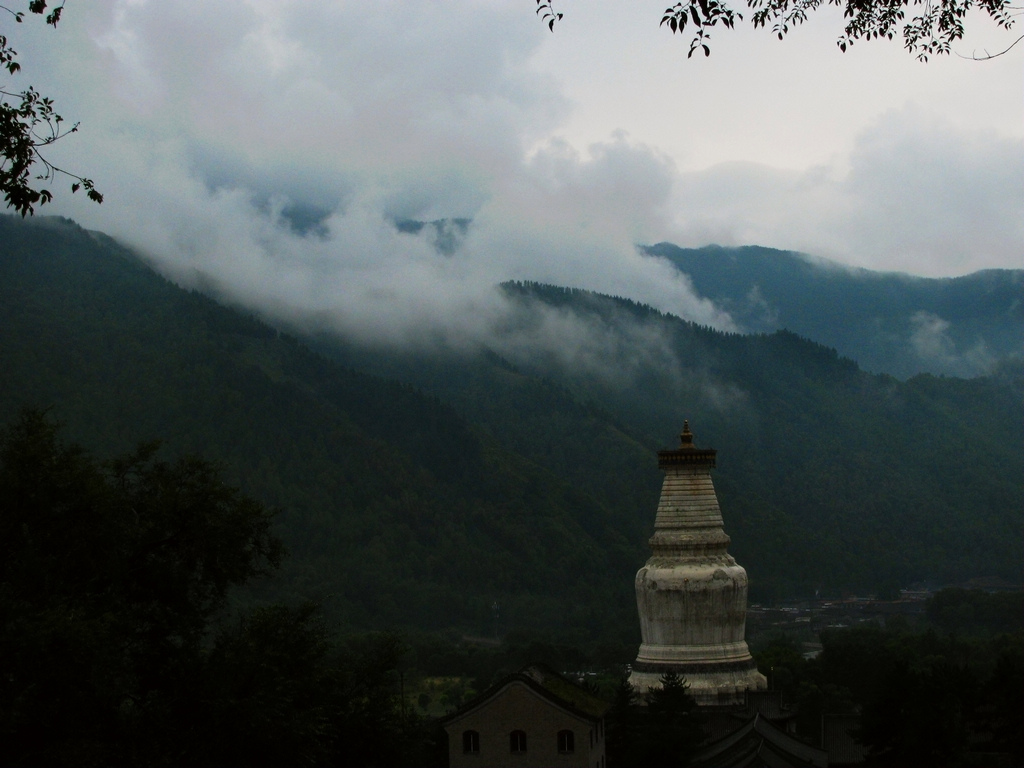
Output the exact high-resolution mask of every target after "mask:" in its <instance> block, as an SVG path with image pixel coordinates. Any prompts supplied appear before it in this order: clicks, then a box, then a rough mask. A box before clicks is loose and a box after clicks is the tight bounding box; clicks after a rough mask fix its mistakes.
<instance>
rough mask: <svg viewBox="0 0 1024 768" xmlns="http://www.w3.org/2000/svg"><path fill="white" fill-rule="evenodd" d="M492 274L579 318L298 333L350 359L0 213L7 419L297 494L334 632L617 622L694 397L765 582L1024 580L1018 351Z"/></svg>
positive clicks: (748, 556)
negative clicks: (842, 344) (921, 366)
mask: <svg viewBox="0 0 1024 768" xmlns="http://www.w3.org/2000/svg"><path fill="white" fill-rule="evenodd" d="M505 291H506V293H507V295H508V297H509V299H510V301H512V302H513V304H515V305H516V306H517V307H518V311H517V312H515V313H513V315H512V316H511V317H512V318H513V320H510V322H509V323H508V324H507V331H508V332H509V333H517V334H520V336H518V337H517V342H523V341H524V340H527V339H529V338H531V337H530V336H529V334H530V333H534V332H537V331H538V329H541V330H543V328H544V327H545V326H544V318H548V319H550V318H552V317H554V318H556V319H558V320H559V322H558V323H556V324H555V325H554V326H553V327H555V328H557V329H559V331H560V332H562V331H564V329H566V328H569V327H571V328H573V329H574V331H573V336H572V338H570V337H569V336H565V335H556V336H554V337H548V338H547V339H546V341H545V342H544V344H541V343H540V342H541V340H542V337H541V336H537V337H536V338H537V340H538V343H537V345H535V346H529V345H525V344H522V343H517V344H516V345H513V346H512V347H509V348H510V349H512V348H514V349H517V350H519V351H518V352H517V355H516V356H515V357H514V359H509V358H508V357H507V356H506V357H502V356H501V355H498V354H496V353H494V352H491V351H487V350H481V351H479V352H478V353H474V354H468V353H467V354H461V355H460V354H455V353H452V352H448V353H444V354H439V353H429V352H426V351H420V352H418V353H415V354H413V353H407V354H406V353H398V352H395V351H393V350H392V351H384V350H365V349H364V350H358V349H355V348H353V347H351V346H350V345H348V344H346V343H344V342H343V341H340V340H337V339H326V338H318V339H316V340H314V341H315V343H316V344H317V346H318V348H320V349H322V350H324V351H325V352H329V353H330V354H331V355H333V356H334V357H336V358H337V360H340V361H343V362H344V365H340V364H339V363H338V362H331V361H329V360H327V359H325V358H324V357H322V356H320V355H317V354H314V353H313V352H311V351H310V350H309V349H308V348H307V347H305V346H303V345H302V344H300V343H298V342H297V341H296V340H295V339H291V338H289V337H287V336H284V335H280V334H279V333H278V332H277V331H275V330H273V329H272V328H270V327H268V326H267V325H265V324H263V323H261V322H259V321H256V320H254V319H252V318H251V317H248V316H247V315H245V314H244V313H240V312H237V311H235V310H232V309H229V308H226V307H223V306H220V305H218V304H216V303H215V302H213V301H211V300H210V299H208V298H205V297H203V296H201V295H199V294H196V293H189V292H185V291H182V290H180V289H178V288H176V287H175V286H173V285H171V284H170V283H168V282H167V281H165V280H163V279H162V278H160V277H159V276H157V275H155V274H154V273H153V272H152V271H151V270H149V269H148V268H147V267H146V266H145V265H143V264H142V263H140V262H139V261H138V260H137V259H136V258H135V257H134V256H132V255H131V254H130V253H128V252H127V251H125V250H124V249H122V248H119V247H118V246H117V245H116V244H115V243H113V242H112V241H110V240H109V239H107V238H104V237H102V236H97V235H90V234H89V233H86V232H84V231H83V230H81V229H79V228H77V227H75V226H73V225H70V224H66V223H63V224H62V223H59V222H57V223H52V222H51V223H49V224H47V223H46V222H44V221H41V222H30V223H23V222H21V221H20V220H15V219H10V218H0V358H2V361H3V365H0V420H3V421H6V420H7V419H8V418H9V415H10V414H11V413H12V412H13V410H14V408H16V407H17V406H18V405H19V404H20V403H22V402H25V401H30V402H35V403H41V404H53V406H54V411H55V414H56V415H57V416H58V417H60V418H62V419H64V420H65V421H67V423H68V426H69V429H70V431H71V434H72V436H73V437H76V438H77V439H79V440H81V441H82V442H84V443H85V444H86V445H88V446H89V447H91V448H94V449H97V450H99V451H101V452H102V453H106V454H110V453H112V452H114V451H120V450H124V449H125V448H127V447H129V446H130V445H131V444H132V443H133V442H134V441H135V440H138V439H145V438H150V437H163V438H165V439H166V440H167V442H168V447H169V449H171V450H172V451H178V450H182V449H187V450H197V451H199V452H201V453H203V454H205V455H207V456H210V457H213V458H218V459H220V460H222V461H223V462H224V463H225V465H226V467H227V469H228V471H229V474H230V475H231V476H232V477H234V478H235V479H236V480H237V481H238V482H240V483H241V484H242V485H243V486H244V487H245V488H246V489H248V490H249V491H250V492H252V493H255V494H257V495H258V496H260V497H261V498H263V499H265V500H268V501H270V502H271V503H275V504H279V505H280V506H282V507H283V508H284V509H285V510H286V511H285V513H284V514H283V515H282V519H281V524H282V530H283V531H284V533H285V535H286V536H287V538H288V540H289V542H290V544H291V547H292V549H293V553H294V554H293V557H292V559H291V562H290V565H289V566H288V570H287V572H286V573H285V574H284V575H283V576H284V578H283V579H281V580H280V581H279V582H278V583H277V585H276V587H274V589H275V590H276V593H277V594H288V595H294V596H308V597H314V598H319V599H323V600H325V601H326V603H327V607H328V609H329V610H330V611H331V612H332V613H333V614H334V615H335V616H336V617H339V618H340V619H341V620H343V621H345V622H347V623H348V624H350V625H351V626H358V627H369V626H382V625H392V626H403V625H406V626H418V627H425V628H429V627H444V626H451V625H456V626H459V627H461V628H463V629H469V630H471V631H478V632H479V631H490V630H491V629H492V628H493V627H494V621H493V614H492V609H491V606H492V604H493V603H494V602H495V601H497V602H498V603H499V605H500V619H499V622H500V628H501V629H503V630H508V629H512V628H519V627H534V628H544V629H547V630H550V631H571V632H575V633H578V634H580V635H582V636H586V637H591V638H593V637H604V638H617V639H621V638H623V637H626V638H630V637H633V636H634V635H635V634H636V623H635V616H634V611H635V608H634V604H633V597H632V578H633V574H634V573H635V571H636V569H637V568H638V567H639V566H640V565H641V564H642V562H643V561H644V559H645V558H646V556H647V551H646V539H647V537H648V536H649V535H650V532H651V525H652V522H653V516H654V509H655V503H656V500H657V492H658V481H659V473H658V471H657V469H656V458H655V455H654V451H655V450H656V449H657V448H659V447H671V446H672V445H674V444H675V441H676V440H677V437H676V435H677V432H678V430H679V427H680V426H681V424H682V420H683V418H689V419H690V420H691V423H692V425H693V427H694V430H695V432H696V434H697V438H698V442H699V443H700V444H701V445H710V446H711V447H715V448H718V449H719V452H720V453H719V469H718V470H717V471H716V473H715V482H716V485H717V487H718V489H719V496H720V499H721V502H722V507H723V512H724V514H725V518H726V528H727V531H728V533H730V534H731V535H732V537H733V545H732V547H731V550H732V551H733V553H734V554H736V556H737V557H738V558H739V560H740V562H741V563H742V564H743V565H744V566H746V567H747V569H748V571H749V573H750V576H751V581H752V588H753V594H754V595H755V596H757V597H760V598H764V597H768V596H771V595H776V596H787V595H791V594H805V593H807V592H808V591H810V590H813V589H815V588H819V587H820V588H822V589H824V590H826V591H830V592H836V591H840V590H843V589H852V590H863V589H874V588H878V587H884V586H890V585H892V584H894V583H895V584H906V583H908V582H910V581H913V580H917V579H934V580H936V581H938V582H956V581H960V580H963V579H966V578H970V577H974V576H1000V577H1002V578H1005V579H1009V580H1014V581H1018V582H1019V581H1020V580H1021V571H1022V560H1024V552H1022V551H1021V547H1020V541H1021V540H1022V537H1024V521H1022V519H1021V516H1020V514H1019V512H1020V509H1021V508H1022V507H1024V455H1022V453H1021V451H1020V446H1021V444H1022V443H1024V418H1022V417H1024V412H1022V411H1024V406H1022V401H1024V371H1022V370H1021V369H1020V366H1017V367H1013V366H1010V365H1007V366H1004V368H1003V369H1002V370H1001V371H1000V373H999V375H996V376H990V377H985V378H979V379H976V380H970V381H964V380H958V379H941V378H934V377H931V376H919V377H915V378H913V379H912V380H910V381H908V382H900V381H898V380H896V379H894V378H892V377H889V376H877V375H870V374H866V373H864V372H863V371H861V370H859V369H858V367H857V365H856V364H854V363H853V362H852V361H850V360H846V359H843V358H841V357H839V356H838V355H837V354H836V353H835V351H833V350H831V349H828V348H826V347H823V346H821V345H818V344H815V343H813V342H809V341H807V340H805V339H802V338H800V337H798V336H796V335H794V334H792V333H775V334H771V335H767V336H766V335H754V336H741V335H737V334H722V333H719V332H716V331H713V330H710V329H707V328H701V327H698V326H695V325H693V324H691V323H687V322H684V321H682V320H679V319H678V318H674V317H671V316H667V315H663V314H661V313H659V312H656V311H654V310H652V309H650V308H648V307H645V306H642V305H639V304H636V303H634V302H629V301H625V300H616V299H610V298H608V297H602V296H598V295H595V294H591V293H587V292H584V291H578V290H571V289H562V288H553V287H550V286H540V285H533V284H508V285H506V286H505ZM570 321H571V322H570ZM516 323H519V325H520V326H521V327H517V326H516ZM552 341H554V342H555V346H552ZM500 343H501V339H500V338H496V339H495V344H497V345H500ZM574 343H580V344H584V345H585V351H586V353H587V354H573V352H574V350H573V349H570V347H571V346H572V344H574ZM576 351H579V350H576ZM355 366H358V367H360V368H362V369H364V370H365V371H370V372H372V373H374V374H384V375H385V376H386V377H387V378H382V377H381V376H379V375H369V374H367V373H358V372H356V371H354V370H352V368H353V367H355ZM393 379H401V380H404V381H405V382H407V383H404V384H403V383H397V382H395V381H393ZM410 383H411V384H412V385H413V386H412V387H411V386H409V384H410ZM413 387H415V388H413ZM420 390H425V391H426V392H427V394H426V395H424V394H421V391H420Z"/></svg>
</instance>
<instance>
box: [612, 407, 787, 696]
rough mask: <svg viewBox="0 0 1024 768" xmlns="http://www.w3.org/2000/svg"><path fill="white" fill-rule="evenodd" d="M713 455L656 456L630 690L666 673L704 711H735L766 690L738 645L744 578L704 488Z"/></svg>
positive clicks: (689, 441) (709, 488) (685, 447)
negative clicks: (655, 494)
mask: <svg viewBox="0 0 1024 768" xmlns="http://www.w3.org/2000/svg"><path fill="white" fill-rule="evenodd" d="M715 454H716V452H715V451H714V450H712V449H699V448H696V447H695V446H694V444H693V434H692V433H691V432H690V425H689V423H688V422H684V425H683V432H682V434H681V435H680V446H679V448H677V449H676V450H674V451H659V452H658V467H659V468H660V469H662V470H663V471H664V472H665V480H664V483H663V484H662V488H661V499H660V501H659V502H658V512H657V516H656V517H655V521H654V536H652V537H651V540H650V545H651V558H650V559H649V560H648V561H647V564H646V565H645V566H644V567H643V568H641V569H640V571H639V572H638V573H637V575H636V601H637V611H638V613H639V615H640V634H641V638H642V641H643V642H642V644H641V646H640V652H639V654H638V655H637V658H636V662H635V663H634V664H633V670H632V674H631V675H630V678H629V682H630V684H631V685H632V686H633V687H634V688H636V689H637V690H638V692H640V693H646V692H647V690H648V689H649V688H656V687H658V686H659V685H660V679H661V677H662V675H664V674H665V673H666V672H668V671H670V670H672V671H675V672H676V673H678V674H679V675H680V676H681V677H684V678H685V679H686V681H687V683H689V685H690V694H691V695H692V696H693V697H694V698H695V699H696V700H697V703H698V704H700V705H703V706H708V705H729V704H739V703H742V702H743V701H744V692H745V691H748V690H749V691H757V690H762V689H765V688H767V681H766V680H765V677H764V675H762V674H761V673H760V672H758V671H757V666H756V665H755V663H754V660H753V658H752V657H751V655H750V650H749V649H748V648H747V643H746V639H745V630H746V611H747V572H746V571H745V570H743V568H742V567H741V566H739V565H737V563H736V560H735V559H733V557H732V556H730V555H729V553H728V552H727V551H726V550H727V547H728V546H729V542H730V539H729V537H728V536H727V535H726V533H725V531H724V530H723V527H722V513H721V510H720V509H719V506H718V497H717V496H716V495H715V487H714V485H713V484H712V482H711V469H712V468H713V467H714V466H715Z"/></svg>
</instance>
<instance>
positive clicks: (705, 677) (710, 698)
mask: <svg viewBox="0 0 1024 768" xmlns="http://www.w3.org/2000/svg"><path fill="white" fill-rule="evenodd" d="M670 671H671V672H675V673H676V674H678V675H679V676H680V677H681V678H683V679H684V680H685V681H686V684H687V685H688V686H689V693H690V695H691V696H693V698H694V699H695V700H696V701H697V704H698V705H699V706H702V707H711V706H727V705H730V704H742V703H743V695H744V692H745V691H763V690H765V689H767V687H768V681H767V680H766V679H765V676H764V675H762V674H761V673H760V672H758V671H757V665H756V664H755V663H754V660H753V659H747V660H746V661H736V662H722V663H712V664H706V663H705V664H702V663H691V664H649V663H642V662H637V663H636V664H635V665H634V667H633V671H632V673H631V674H630V676H629V684H630V685H631V686H633V688H634V689H635V690H636V692H637V693H639V694H640V695H641V696H645V695H646V694H647V692H648V691H649V690H650V689H651V688H661V677H662V675H664V674H665V673H666V672H670Z"/></svg>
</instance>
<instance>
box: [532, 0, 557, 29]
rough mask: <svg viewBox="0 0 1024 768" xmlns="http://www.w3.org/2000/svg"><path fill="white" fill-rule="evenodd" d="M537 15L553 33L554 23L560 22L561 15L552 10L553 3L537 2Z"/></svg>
mask: <svg viewBox="0 0 1024 768" xmlns="http://www.w3.org/2000/svg"><path fill="white" fill-rule="evenodd" d="M537 15H538V16H540V17H541V20H542V21H544V22H545V23H546V24H547V25H548V29H550V30H551V31H552V32H554V31H555V22H556V21H561V19H562V14H560V13H558V12H557V11H555V9H554V3H553V2H550V0H537Z"/></svg>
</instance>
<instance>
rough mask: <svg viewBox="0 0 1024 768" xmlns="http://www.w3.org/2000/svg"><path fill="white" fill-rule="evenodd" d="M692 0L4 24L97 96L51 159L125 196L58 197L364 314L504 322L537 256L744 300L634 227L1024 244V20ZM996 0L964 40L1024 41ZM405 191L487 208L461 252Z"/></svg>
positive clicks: (342, 313) (577, 0)
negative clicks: (992, 11) (689, 279)
mask: <svg viewBox="0 0 1024 768" xmlns="http://www.w3.org/2000/svg"><path fill="white" fill-rule="evenodd" d="M664 7H665V0H658V1H657V2H648V1H647V0H563V1H562V3H561V5H560V9H561V10H563V11H564V12H565V14H566V16H565V18H564V19H563V21H562V22H561V23H560V24H559V25H558V26H557V27H556V30H555V32H554V34H552V33H550V32H549V31H548V29H547V27H546V26H544V25H543V24H542V23H541V22H540V20H539V19H538V18H537V17H536V16H535V15H534V8H535V3H534V0H507V1H503V2H498V0H493V1H484V0H384V1H380V0H375V1H374V2H369V1H366V2H326V1H317V0H302V1H301V2H299V1H298V0H295V1H293V2H289V1H288V0H249V1H248V2H244V1H241V0H218V1H217V2H172V1H171V0H160V2H156V1H155V0H154V1H147V0H90V1H89V2H77V1H74V0H73V2H71V3H69V4H68V6H67V8H66V10H65V15H64V21H62V23H61V25H60V27H59V28H58V29H57V30H52V29H49V28H47V27H45V26H44V25H43V24H41V23H39V22H38V19H33V20H32V21H34V22H35V23H31V24H22V25H19V26H18V27H17V29H11V26H12V25H10V24H7V23H5V26H4V29H5V30H6V31H8V32H9V33H10V34H11V37H12V42H13V44H14V46H15V48H16V49H17V50H18V51H19V54H20V58H21V62H22V65H23V68H24V72H23V74H21V75H19V76H18V81H17V82H16V85H27V84H29V83H31V84H33V85H35V86H36V87H37V88H38V89H39V90H40V91H42V92H43V93H47V94H50V95H53V96H55V97H56V99H57V101H58V107H59V111H60V112H62V113H63V114H64V115H65V117H67V118H70V119H73V120H81V122H82V127H81V130H80V132H79V133H78V134H76V135H75V136H73V137H71V138H69V139H67V140H65V141H63V142H62V143H61V144H60V145H58V146H57V147H56V148H54V150H53V151H52V155H53V159H54V160H56V161H58V162H59V163H60V164H62V165H66V166H67V167H69V168H70V169H73V170H75V171H77V172H79V173H82V174H84V175H87V176H89V177H91V178H93V179H94V180H95V182H96V184H97V186H98V188H100V189H101V190H102V191H103V192H104V194H105V195H106V202H104V203H103V205H102V206H95V205H92V204H89V203H87V202H86V201H85V200H84V199H80V198H81V196H80V195H79V196H76V198H73V199H71V198H70V197H69V196H68V195H65V194H60V195H58V201H57V202H56V203H55V204H53V205H52V206H48V212H51V213H61V214H64V215H68V216H71V217H72V218H74V219H76V220H77V221H79V222H80V223H82V224H83V225H84V226H87V227H90V228H94V229H101V230H104V231H106V232H108V233H110V234H112V235H114V236H116V237H118V238H120V239H122V240H125V241H127V242H128V243H130V244H132V245H134V246H136V247H138V248H140V249H143V250H145V251H146V252H147V254H148V255H150V256H151V257H152V258H154V259H156V260H157V261H158V262H159V263H160V264H161V265H162V266H163V268H164V269H165V270H167V271H168V272H170V273H172V274H175V275H177V276H179V277H180V279H182V280H189V279H191V276H194V275H196V274H200V273H201V274H202V275H203V276H204V279H206V280H209V281H213V282H214V283H215V284H217V285H219V286H220V287H221V288H222V289H223V290H225V291H227V292H228V293H229V294H231V295H234V296H235V297H237V298H239V299H240V300H243V301H247V302H255V303H257V304H259V305H260V306H262V307H264V308H266V309H269V310H271V311H274V312H277V313H282V314H288V313H292V314H295V315H301V316H305V317H310V316H319V317H321V318H327V320H325V322H331V323H335V324H340V325H342V326H344V327H346V328H349V329H356V330H360V329H361V330H362V332H364V333H366V334H371V335H372V334H373V333H381V332H383V333H387V334H389V335H391V336H395V335H398V336H403V335H404V336H416V335H417V334H425V333H438V332H440V333H442V334H443V333H445V332H446V331H451V330H453V329H455V328H456V327H459V328H461V327H463V326H464V325H465V324H466V323H467V322H468V321H467V320H466V318H467V316H470V315H472V316H473V317H474V318H475V320H474V322H478V323H480V322H492V323H493V322H496V320H495V317H497V316H498V315H500V313H501V308H500V307H497V306H496V305H495V304H494V301H495V300H494V298H493V296H492V295H490V294H488V293H487V290H488V287H489V286H491V285H493V284H494V283H495V282H497V281H500V280H504V279H510V278H511V279H533V280H540V281H545V282H553V283H558V284H562V285H577V286H581V287H586V288H592V289H595V290H599V291H603V292H606V293H612V294H616V295H623V296H629V297H632V298H635V299H638V300H641V301H646V302H649V303H652V304H654V305H656V306H658V307H659V308H661V309H665V310H667V311H672V312H676V313H677V314H681V315H683V316H685V317H689V318H691V319H695V320H699V321H701V322H709V323H712V324H715V325H718V326H719V327H729V323H730V320H729V318H728V317H727V316H723V315H722V314H721V313H719V312H717V310H716V309H715V308H714V307H713V306H711V305H710V304H708V303H707V302H704V301H701V300H700V299H699V297H695V296H693V295H692V293H691V292H690V290H689V286H688V284H687V283H686V281H685V280H684V279H681V278H680V277H679V276H677V275H675V274H674V273H673V272H672V270H671V269H669V268H668V267H667V266H666V265H664V264H661V263H659V262H656V261H654V260H651V259H642V258H641V257H639V256H638V255H637V253H636V251H635V249H634V247H633V246H634V244H636V243H656V242H660V241H664V240H668V241H671V242H675V243H677V244H680V245H687V246H699V245H705V244H708V243H712V242H714V243H719V244H723V245H741V244H757V245H765V246H773V247H777V248H783V249H792V250H800V251H803V252H806V253H809V254H812V255H815V256H821V257H825V258H829V259H833V260H836V261H840V262H843V263H846V264H851V265H858V266H865V267H869V268H873V269H886V270H899V271H907V272H911V273H914V274H919V275H927V276H947V275H960V274H966V273H968V272H971V271H974V270H977V269H983V268H989V267H1013V268H1019V267H1021V266H1022V255H1024V88H1022V85H1024V44H1022V45H1021V46H1018V47H1017V48H1016V49H1014V50H1013V51H1011V52H1010V53H1009V54H1007V55H1006V56H1003V57H1000V58H998V59H995V60H993V61H989V62H983V63H979V62H974V61H968V60H964V59H962V58H959V57H957V56H950V57H939V58H936V59H933V60H932V61H930V62H929V63H927V64H921V63H919V62H917V61H916V60H915V59H914V58H913V57H912V56H910V55H909V54H907V53H906V52H905V51H904V50H903V49H902V47H901V46H900V44H899V43H898V42H893V43H885V42H870V43H859V44H857V45H855V46H854V47H853V49H852V50H851V51H849V52H847V53H845V54H842V53H840V52H839V51H838V49H837V47H836V45H835V39H836V37H837V36H838V32H839V29H840V25H841V21H842V19H841V14H840V13H839V12H838V11H837V10H835V9H831V8H830V9H827V10H825V11H822V12H821V13H820V14H818V15H817V16H815V17H814V18H812V20H811V22H810V23H808V24H807V25H805V26H804V27H803V28H798V29H797V30H795V31H794V32H793V33H792V34H791V35H790V37H789V38H787V39H786V40H785V41H783V42H779V41H778V40H775V39H774V38H772V37H771V35H770V34H768V33H765V32H764V31H757V32H755V31H753V30H752V29H750V28H749V25H748V24H747V23H746V22H744V24H743V25H741V28H740V29H737V30H736V31H733V32H728V31H725V30H722V31H718V30H715V32H714V33H713V35H712V55H711V57H710V58H708V59H704V58H703V57H700V58H697V57H694V58H693V59H689V60H688V59H687V58H686V51H687V48H688V38H683V37H680V36H675V37H673V36H672V35H671V34H669V33H668V32H667V30H665V29H659V26H658V22H659V20H660V17H661V12H662V10H663V9H664ZM968 28H969V38H968V40H967V41H965V42H964V43H962V44H961V45H959V46H957V50H958V51H959V52H960V53H962V54H970V53H971V52H972V51H975V50H977V51H981V50H983V49H985V48H988V49H990V50H995V49H998V48H999V47H1000V46H1004V45H1006V44H1008V43H1009V42H1011V41H1012V39H1013V36H1011V35H1008V34H1007V33H1006V32H1005V31H1000V30H997V29H995V28H994V26H993V25H991V24H990V23H987V22H986V21H985V20H984V19H983V18H981V17H980V16H972V17H969V18H968ZM44 212H45V211H44ZM406 217H407V218H417V219H424V220H430V219H437V218H442V217H469V218H472V219H473V220H474V221H473V224H472V226H471V227H470V229H469V231H468V233H467V235H466V237H465V239H464V242H463V243H462V246H461V248H460V249H459V250H458V251H457V252H456V253H455V254H454V255H452V256H448V257H442V256H439V255H438V253H437V252H436V251H435V250H434V248H433V247H432V246H431V244H430V242H429V238H428V237H427V236H426V234H421V235H420V236H412V235H408V234H401V233H399V232H397V231H396V230H395V229H394V227H393V225H392V222H393V221H394V220H395V219H396V218H406ZM310 221H313V222H314V223H318V226H315V227H313V228H312V229H302V228H301V227H300V228H299V229H296V227H295V226H294V225H295V223H296V222H305V223H307V224H308V223H309V222H310ZM382 307H390V309H389V310H388V311H383V310H382ZM481 318H484V319H483V320H481ZM427 329H429V330H427Z"/></svg>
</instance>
